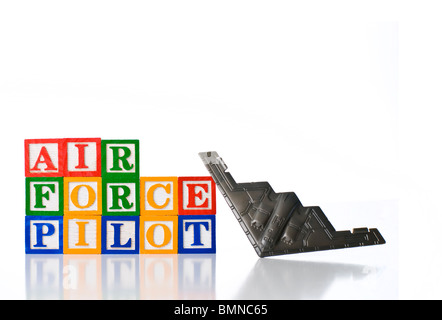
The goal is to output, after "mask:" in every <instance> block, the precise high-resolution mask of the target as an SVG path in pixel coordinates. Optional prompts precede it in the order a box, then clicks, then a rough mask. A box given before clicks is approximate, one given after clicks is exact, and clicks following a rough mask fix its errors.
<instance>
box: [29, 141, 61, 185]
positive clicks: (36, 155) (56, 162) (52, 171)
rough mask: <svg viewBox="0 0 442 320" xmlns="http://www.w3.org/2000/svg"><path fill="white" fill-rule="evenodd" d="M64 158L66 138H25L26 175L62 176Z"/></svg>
mask: <svg viewBox="0 0 442 320" xmlns="http://www.w3.org/2000/svg"><path fill="white" fill-rule="evenodd" d="M64 159H65V152H64V139H26V140H25V176H26V177H61V176H63V172H64Z"/></svg>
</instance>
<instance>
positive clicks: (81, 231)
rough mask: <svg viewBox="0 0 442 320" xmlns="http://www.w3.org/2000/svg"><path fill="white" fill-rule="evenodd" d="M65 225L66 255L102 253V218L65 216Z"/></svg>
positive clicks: (64, 242) (64, 243)
mask: <svg viewBox="0 0 442 320" xmlns="http://www.w3.org/2000/svg"><path fill="white" fill-rule="evenodd" d="M63 224H64V226H63V229H64V231H63V233H64V241H63V246H64V253H90V254H100V253H101V216H83V215H75V216H74V215H72V216H65V217H64V221H63Z"/></svg>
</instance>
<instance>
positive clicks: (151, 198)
mask: <svg viewBox="0 0 442 320" xmlns="http://www.w3.org/2000/svg"><path fill="white" fill-rule="evenodd" d="M158 188H163V189H164V190H165V191H166V192H167V193H168V194H170V183H168V184H167V185H162V184H161V183H157V184H154V185H153V186H151V187H150V188H149V191H147V202H149V204H150V206H151V207H152V208H155V209H163V208H165V207H166V206H167V205H168V204H169V201H170V199H169V198H167V199H166V201H165V202H164V204H162V205H159V204H157V203H156V202H155V199H154V196H153V194H154V192H155V190H156V189H158Z"/></svg>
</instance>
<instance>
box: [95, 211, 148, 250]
mask: <svg viewBox="0 0 442 320" xmlns="http://www.w3.org/2000/svg"><path fill="white" fill-rule="evenodd" d="M139 232H140V217H139V216H103V217H102V220H101V253H102V254H138V253H139V251H140V245H139V241H140V240H139V239H140V236H139Z"/></svg>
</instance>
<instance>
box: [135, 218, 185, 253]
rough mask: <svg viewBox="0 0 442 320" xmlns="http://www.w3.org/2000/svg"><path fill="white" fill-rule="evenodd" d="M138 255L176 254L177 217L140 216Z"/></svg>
mask: <svg viewBox="0 0 442 320" xmlns="http://www.w3.org/2000/svg"><path fill="white" fill-rule="evenodd" d="M140 253H150V254H163V253H178V216H147V215H144V216H140Z"/></svg>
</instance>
